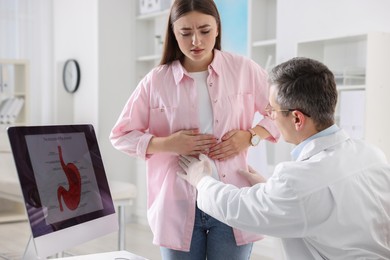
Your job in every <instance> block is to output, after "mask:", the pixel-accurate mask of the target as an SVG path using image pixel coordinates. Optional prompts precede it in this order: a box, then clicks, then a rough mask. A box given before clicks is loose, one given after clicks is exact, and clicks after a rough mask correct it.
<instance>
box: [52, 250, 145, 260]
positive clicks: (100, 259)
mask: <svg viewBox="0 0 390 260" xmlns="http://www.w3.org/2000/svg"><path fill="white" fill-rule="evenodd" d="M57 259H63V260H147V259H146V258H144V257H141V256H138V255H135V254H132V253H130V252H127V251H114V252H107V253H99V254H91V255H80V256H71V257H64V258H57Z"/></svg>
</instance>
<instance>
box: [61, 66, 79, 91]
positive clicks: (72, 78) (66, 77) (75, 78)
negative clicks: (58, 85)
mask: <svg viewBox="0 0 390 260" xmlns="http://www.w3.org/2000/svg"><path fill="white" fill-rule="evenodd" d="M62 77H63V82H64V87H65V90H66V91H67V92H69V93H74V92H76V90H77V88H78V87H79V84H80V67H79V64H78V63H77V61H76V60H67V61H66V63H65V65H64V71H63V75H62Z"/></svg>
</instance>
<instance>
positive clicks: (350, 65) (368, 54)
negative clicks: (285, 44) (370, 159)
mask: <svg viewBox="0 0 390 260" xmlns="http://www.w3.org/2000/svg"><path fill="white" fill-rule="evenodd" d="M297 51H298V53H297V56H304V57H309V58H313V59H316V60H319V61H321V62H323V63H324V64H326V65H327V66H328V67H329V68H330V69H331V70H332V71H333V73H334V74H335V77H336V82H337V87H338V90H339V102H338V105H337V110H336V120H337V122H338V123H340V124H341V126H342V127H344V128H347V130H349V131H350V134H352V135H354V134H356V133H354V131H358V133H357V134H358V135H357V136H355V137H359V135H361V138H362V139H366V140H367V141H369V142H371V143H373V144H375V145H377V146H379V147H380V148H381V149H382V150H383V151H384V152H385V154H386V156H387V158H390V139H389V138H388V133H389V132H390V127H389V126H386V125H385V124H383V120H386V118H387V117H388V115H387V109H386V107H385V104H386V103H387V102H388V101H387V99H388V97H389V96H390V79H389V78H388V77H387V69H386V68H387V63H388V61H389V59H390V34H389V33H382V32H369V33H365V34H360V35H351V36H342V37H336V38H331V39H320V40H313V41H306V42H300V43H298V48H297ZM358 92H360V94H359V95H357V94H358ZM348 97H350V99H348ZM343 98H344V100H343ZM343 103H345V105H343ZM343 108H344V112H343ZM359 111H361V112H359ZM340 112H342V113H340ZM355 116H357V118H355V119H353V121H354V122H352V123H353V124H355V126H350V125H348V124H349V123H350V122H351V120H350V119H351V118H353V117H355ZM343 122H347V124H346V125H345V126H343V125H342V124H343ZM368 126H369V127H368ZM353 127H357V128H353ZM359 127H362V129H359Z"/></svg>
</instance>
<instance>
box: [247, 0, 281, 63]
mask: <svg viewBox="0 0 390 260" xmlns="http://www.w3.org/2000/svg"><path fill="white" fill-rule="evenodd" d="M248 8H249V12H248V14H249V15H248V19H249V21H248V28H249V34H248V35H249V40H248V42H249V45H250V46H249V56H250V57H251V58H252V59H253V60H254V61H256V62H257V63H259V64H260V65H261V66H262V67H263V68H265V69H267V70H268V69H270V68H272V67H273V65H274V64H275V60H276V43H277V40H276V19H277V15H276V11H277V0H249V4H248Z"/></svg>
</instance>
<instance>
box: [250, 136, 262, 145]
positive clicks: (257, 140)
mask: <svg viewBox="0 0 390 260" xmlns="http://www.w3.org/2000/svg"><path fill="white" fill-rule="evenodd" d="M251 143H252V145H253V146H256V145H258V144H259V143H260V136H258V135H254V136H252V138H251Z"/></svg>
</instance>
